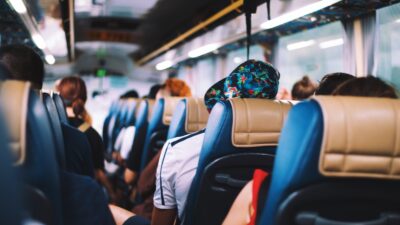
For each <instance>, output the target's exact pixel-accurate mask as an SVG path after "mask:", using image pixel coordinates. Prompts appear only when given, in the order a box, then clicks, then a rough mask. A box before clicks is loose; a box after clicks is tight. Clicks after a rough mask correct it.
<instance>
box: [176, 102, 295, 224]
mask: <svg viewBox="0 0 400 225" xmlns="http://www.w3.org/2000/svg"><path fill="white" fill-rule="evenodd" d="M290 107H291V104H290V103H288V102H279V101H272V100H266V99H231V100H229V101H225V102H219V103H217V104H216V105H215V106H214V108H213V110H212V112H211V114H210V117H209V119H208V123H207V127H206V131H205V137H204V142H203V146H202V149H201V152H200V158H199V165H198V167H197V171H196V175H195V177H194V179H193V182H192V184H191V188H190V191H189V195H188V198H187V201H186V207H185V211H184V214H185V215H184V218H183V220H184V224H221V223H222V220H223V219H224V216H225V215H226V214H227V212H228V210H229V208H230V206H231V204H232V202H233V201H234V199H235V197H236V195H237V194H238V193H239V191H240V190H241V188H242V187H243V186H244V185H245V184H246V183H247V182H248V181H249V180H250V179H251V178H252V175H253V171H254V169H256V168H262V169H265V170H270V169H271V167H272V162H273V157H274V154H275V150H276V146H277V142H278V137H279V134H280V129H281V127H282V126H283V122H284V120H285V118H286V115H287V112H288V110H289V109H290Z"/></svg>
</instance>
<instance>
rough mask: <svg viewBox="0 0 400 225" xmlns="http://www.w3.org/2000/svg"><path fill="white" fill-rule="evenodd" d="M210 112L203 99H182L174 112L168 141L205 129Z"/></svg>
mask: <svg viewBox="0 0 400 225" xmlns="http://www.w3.org/2000/svg"><path fill="white" fill-rule="evenodd" d="M208 115H209V113H208V111H207V108H206V107H205V105H204V101H203V98H185V99H182V100H181V101H180V102H179V103H178V105H177V107H176V109H175V112H174V115H173V117H172V120H171V124H170V126H169V129H168V136H167V139H171V138H174V137H179V136H183V135H186V134H190V133H193V132H196V131H199V130H201V129H203V128H205V126H206V124H207V120H208Z"/></svg>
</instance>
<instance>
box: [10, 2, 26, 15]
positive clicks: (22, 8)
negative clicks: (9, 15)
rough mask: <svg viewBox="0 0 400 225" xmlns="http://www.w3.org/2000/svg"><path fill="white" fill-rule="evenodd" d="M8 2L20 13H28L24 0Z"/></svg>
mask: <svg viewBox="0 0 400 225" xmlns="http://www.w3.org/2000/svg"><path fill="white" fill-rule="evenodd" d="M8 2H9V3H11V6H12V7H13V8H14V10H15V11H16V12H17V13H19V14H23V13H26V11H27V10H26V6H25V3H24V2H23V0H9V1H8Z"/></svg>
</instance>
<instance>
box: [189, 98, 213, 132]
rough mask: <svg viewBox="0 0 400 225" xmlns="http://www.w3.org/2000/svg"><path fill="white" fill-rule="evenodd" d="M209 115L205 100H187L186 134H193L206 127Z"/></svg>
mask: <svg viewBox="0 0 400 225" xmlns="http://www.w3.org/2000/svg"><path fill="white" fill-rule="evenodd" d="M208 116H209V113H208V111H207V108H206V106H205V105H204V100H203V98H186V120H185V131H186V133H193V132H196V131H199V130H201V129H203V128H205V127H206V125H207V120H208Z"/></svg>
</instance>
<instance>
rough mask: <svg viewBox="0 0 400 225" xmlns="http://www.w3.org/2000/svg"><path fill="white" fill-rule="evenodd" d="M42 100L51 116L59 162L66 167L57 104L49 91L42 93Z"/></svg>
mask: <svg viewBox="0 0 400 225" xmlns="http://www.w3.org/2000/svg"><path fill="white" fill-rule="evenodd" d="M42 101H43V103H44V105H45V108H46V111H47V114H48V116H49V120H50V125H51V128H52V131H53V132H52V133H53V136H54V140H55V144H56V150H57V151H56V156H57V161H58V164H59V165H60V167H61V168H63V169H64V168H65V149H64V139H63V133H62V130H61V122H60V118H59V115H58V111H57V108H56V105H55V103H54V101H53V99H52V97H51V96H50V94H48V93H42Z"/></svg>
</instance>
